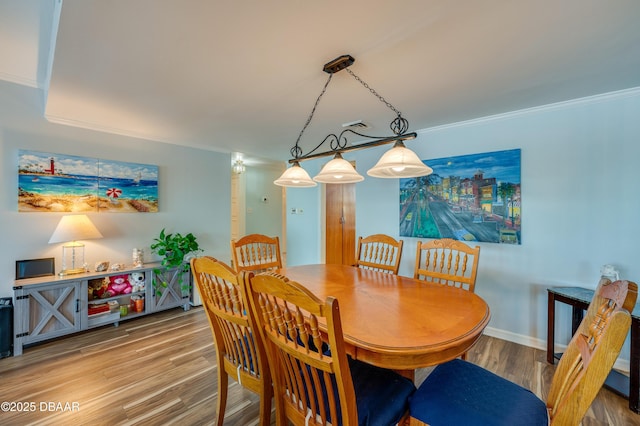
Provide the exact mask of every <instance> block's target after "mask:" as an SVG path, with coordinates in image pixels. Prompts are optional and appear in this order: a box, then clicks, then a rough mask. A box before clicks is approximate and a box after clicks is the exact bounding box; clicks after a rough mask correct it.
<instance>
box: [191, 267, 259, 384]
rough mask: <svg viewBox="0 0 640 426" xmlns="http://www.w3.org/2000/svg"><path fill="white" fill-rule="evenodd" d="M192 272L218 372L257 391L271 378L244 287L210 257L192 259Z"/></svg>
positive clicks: (231, 272)
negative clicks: (211, 335) (216, 359)
mask: <svg viewBox="0 0 640 426" xmlns="http://www.w3.org/2000/svg"><path fill="white" fill-rule="evenodd" d="M191 270H192V273H193V277H194V281H195V283H196V286H197V288H198V291H199V292H200V295H201V297H202V301H203V307H204V310H205V312H206V314H207V318H208V319H209V324H210V325H211V330H212V332H213V338H214V342H215V345H216V352H217V355H218V357H219V362H220V363H219V365H218V368H224V369H225V370H227V372H228V373H229V374H230V375H231V376H233V377H234V378H236V380H237V381H238V382H240V383H241V384H242V385H243V386H245V387H247V388H249V389H252V390H254V391H257V390H258V389H260V386H261V385H260V382H261V381H263V380H268V381H269V382H270V381H271V375H270V372H269V369H268V366H267V364H266V359H267V358H266V352H265V351H264V346H263V344H262V341H261V340H260V336H259V334H256V333H255V332H254V330H253V329H254V321H253V318H252V317H251V314H250V312H249V310H248V305H247V304H246V303H245V301H246V297H245V295H244V286H243V285H241V284H240V282H239V281H238V276H237V275H236V273H235V271H233V269H231V268H230V267H229V266H228V265H226V264H224V263H222V262H220V261H218V260H216V259H214V258H212V257H208V256H203V257H199V258H195V259H192V260H191Z"/></svg>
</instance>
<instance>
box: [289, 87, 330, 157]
mask: <svg viewBox="0 0 640 426" xmlns="http://www.w3.org/2000/svg"><path fill="white" fill-rule="evenodd" d="M331 77H333V74H329V78H328V79H327V82H326V83H325V84H324V87H323V88H322V92H320V95H319V96H318V99H316V103H315V105H314V106H313V109H312V110H311V114H309V118H307V122H306V123H305V124H304V126H303V127H302V130H300V134H299V135H298V139H296V144H295V145H294V146H293V148H291V151H290V153H291V156H292V157H293V158H299V157H300V156H302V148H300V147H299V146H298V142H300V138H302V134H303V133H304V131H305V130H306V129H307V126H308V125H309V123H311V119H312V118H313V114H314V113H315V112H316V108H317V106H318V103H320V98H322V95H324V92H326V91H327V86H329V82H330V81H331Z"/></svg>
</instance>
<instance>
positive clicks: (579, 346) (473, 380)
mask: <svg viewBox="0 0 640 426" xmlns="http://www.w3.org/2000/svg"><path fill="white" fill-rule="evenodd" d="M637 294H638V286H637V285H636V284H635V283H633V282H630V281H616V282H613V283H612V282H611V281H610V280H608V279H606V278H603V279H602V280H601V281H600V283H599V284H598V288H597V289H596V291H595V294H594V297H593V299H592V301H591V303H590V305H589V309H588V310H587V313H586V315H585V317H584V318H583V320H582V322H581V323H580V326H579V328H578V330H577V331H576V333H575V334H574V336H573V338H572V339H571V341H570V342H569V345H568V346H567V349H566V351H565V352H564V354H563V356H562V358H561V359H560V362H559V363H558V366H557V368H556V371H555V373H554V376H553V380H552V382H551V388H550V390H549V395H548V397H547V401H546V403H545V402H543V401H542V400H540V399H539V398H538V397H537V396H536V395H535V394H533V393H532V392H531V391H529V390H528V389H525V388H523V387H521V386H519V385H517V384H515V383H512V382H510V381H508V380H506V379H504V378H502V377H500V376H497V375H496V374H493V373H492V372H490V371H488V370H485V369H484V368H482V367H479V366H477V365H475V364H472V363H470V362H467V361H464V360H461V359H454V360H453V361H449V362H447V363H445V364H441V365H439V366H437V367H436V368H435V369H434V370H433V371H432V372H431V374H429V376H427V378H426V379H425V381H424V382H423V383H422V384H421V385H420V387H419V388H418V390H417V391H416V392H415V394H414V395H413V396H412V397H411V401H410V414H411V418H410V425H412V426H420V425H425V424H428V425H431V426H439V425H446V426H451V425H465V426H480V425H482V426H488V425H504V426H512V425H518V426H527V425H532V426H533V425H548V424H552V425H579V424H580V422H581V421H582V418H583V417H584V415H585V413H586V412H587V410H588V409H589V406H590V405H591V403H592V402H593V400H594V398H595V397H596V395H597V393H598V391H599V390H600V388H601V387H602V384H603V383H604V381H605V379H606V378H607V376H608V374H609V372H610V371H611V369H612V368H613V364H614V363H615V361H616V359H617V358H618V354H619V353H620V349H621V348H622V345H623V343H624V341H625V339H626V337H627V334H628V332H629V328H630V325H631V316H630V314H629V312H631V311H632V310H633V307H634V306H635V303H636V298H637Z"/></svg>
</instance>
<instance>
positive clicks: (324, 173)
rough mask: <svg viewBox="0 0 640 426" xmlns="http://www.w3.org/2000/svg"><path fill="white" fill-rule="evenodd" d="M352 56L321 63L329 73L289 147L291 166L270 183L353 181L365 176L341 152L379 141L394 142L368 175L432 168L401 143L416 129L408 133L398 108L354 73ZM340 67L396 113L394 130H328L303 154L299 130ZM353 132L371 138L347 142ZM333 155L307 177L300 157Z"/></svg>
mask: <svg viewBox="0 0 640 426" xmlns="http://www.w3.org/2000/svg"><path fill="white" fill-rule="evenodd" d="M354 61H355V59H354V58H353V57H352V56H350V55H342V56H340V57H338V58H336V59H334V60H333V61H331V62H328V63H326V64H325V65H324V68H323V71H324V72H326V73H328V74H329V78H328V79H327V82H326V83H325V85H324V88H323V89H322V92H320V95H319V96H318V98H317V99H316V103H315V104H314V106H313V109H312V110H311V114H310V115H309V118H308V119H307V122H306V123H305V125H304V126H303V127H302V130H301V131H300V134H299V135H298V139H297V140H296V143H295V145H294V146H293V147H292V148H291V151H290V152H291V156H292V157H293V158H291V159H290V160H289V163H290V164H292V166H291V167H290V168H288V169H287V170H285V172H284V173H283V174H282V176H280V177H279V178H278V179H276V180H275V181H274V182H273V183H275V184H276V185H280V186H287V187H311V186H315V185H316V182H321V183H353V182H360V181H362V180H364V177H363V176H362V175H360V174H359V173H358V172H357V171H356V170H355V168H354V167H353V165H351V163H349V162H348V161H347V160H345V159H344V158H342V153H344V152H348V151H354V150H358V149H365V148H371V147H374V146H379V145H386V144H390V143H393V144H394V146H393V148H391V149H390V150H389V151H387V152H386V153H385V154H384V155H383V156H382V157H381V158H380V160H379V161H378V163H377V164H376V165H375V166H374V167H373V168H371V169H370V170H369V171H367V174H368V175H369V176H373V177H379V178H408V177H417V176H426V175H429V174H431V173H432V172H433V170H432V169H431V168H430V167H429V166H427V165H425V164H424V163H423V162H422V161H421V160H420V158H418V156H417V155H416V154H415V153H414V152H413V151H411V150H410V149H408V148H407V147H406V146H405V145H404V141H406V140H411V139H415V137H416V136H417V135H416V133H415V132H412V133H407V130H408V128H409V122H408V121H407V120H406V119H405V118H403V117H402V114H401V113H400V111H398V110H397V109H396V108H395V107H394V106H393V105H391V104H390V103H389V102H387V101H386V100H385V99H384V98H383V97H382V96H380V95H379V94H378V92H376V91H375V90H374V89H372V88H371V87H370V86H369V85H368V84H367V83H365V82H364V81H362V79H360V77H358V76H357V75H355V74H354V73H353V72H352V71H351V70H350V69H348V68H349V66H351V65H352V64H353V63H354ZM343 69H346V70H347V73H349V74H350V75H351V76H352V77H353V78H355V79H356V81H358V82H359V83H360V84H362V85H363V86H364V87H365V88H367V89H368V90H369V91H370V92H371V93H372V94H374V95H375V96H376V97H377V98H378V100H380V102H382V103H384V104H385V105H386V106H387V107H388V108H389V109H391V110H392V111H393V112H395V113H396V117H395V118H394V119H393V120H392V121H391V123H390V125H389V127H390V128H391V131H392V132H393V135H391V136H370V135H365V134H362V133H359V132H356V131H355V130H353V129H351V128H346V129H344V130H343V131H342V132H341V133H340V134H339V135H335V134H334V133H331V134H329V135H327V136H326V137H325V138H324V139H323V140H322V142H320V143H319V144H318V145H317V146H316V147H315V148H313V149H312V150H310V151H309V152H307V153H306V154H303V151H302V148H300V145H299V142H300V139H301V138H302V134H303V133H304V131H305V130H306V128H307V126H308V125H309V123H311V120H312V119H313V114H314V113H315V110H316V108H317V106H318V104H319V103H320V99H321V98H322V95H324V93H325V91H326V90H327V87H328V86H329V83H330V82H331V78H332V77H333V74H335V73H336V72H338V71H341V70H343ZM349 133H352V134H354V135H357V136H360V137H362V138H365V139H370V141H369V142H363V143H359V144H353V145H350V146H347V138H346V135H347V134H349ZM325 142H327V143H328V144H329V147H330V149H329V150H328V151H324V152H316V151H317V150H318V149H319V148H320V147H321V146H322V145H324V143H325ZM327 156H333V157H334V158H333V160H331V161H329V162H328V163H327V164H326V165H325V166H324V167H323V168H322V170H321V171H320V173H319V174H318V175H317V176H315V177H314V178H313V180H312V179H311V178H310V177H309V175H308V174H307V172H306V171H305V170H304V169H303V168H302V167H301V166H300V162H301V161H305V160H311V159H314V158H320V157H327Z"/></svg>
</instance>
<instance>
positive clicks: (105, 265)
mask: <svg viewBox="0 0 640 426" xmlns="http://www.w3.org/2000/svg"><path fill="white" fill-rule="evenodd" d="M107 269H109V261H108V260H102V261H100V262H97V263H96V272H104V271H106V270H107Z"/></svg>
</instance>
